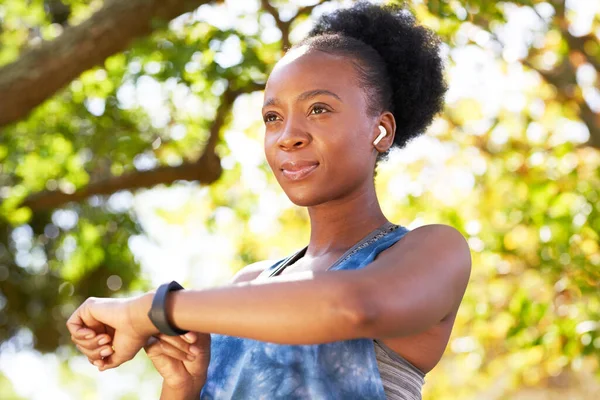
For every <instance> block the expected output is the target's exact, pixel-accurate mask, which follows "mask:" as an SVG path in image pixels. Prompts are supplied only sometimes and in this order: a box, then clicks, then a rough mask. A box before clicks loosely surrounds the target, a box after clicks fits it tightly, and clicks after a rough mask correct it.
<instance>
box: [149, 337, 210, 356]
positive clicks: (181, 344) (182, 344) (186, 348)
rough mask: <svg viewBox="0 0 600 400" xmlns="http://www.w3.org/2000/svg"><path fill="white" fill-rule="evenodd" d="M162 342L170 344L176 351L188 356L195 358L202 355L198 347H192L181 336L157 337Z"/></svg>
mask: <svg viewBox="0 0 600 400" xmlns="http://www.w3.org/2000/svg"><path fill="white" fill-rule="evenodd" d="M156 337H157V338H158V339H159V340H160V341H161V342H163V343H168V344H170V345H171V346H173V347H175V348H176V349H178V350H180V351H183V352H185V353H187V354H191V355H193V356H197V355H198V354H200V349H199V348H198V346H195V345H190V344H189V343H187V342H186V341H184V340H183V338H182V337H181V336H168V335H163V334H159V335H157V336H156Z"/></svg>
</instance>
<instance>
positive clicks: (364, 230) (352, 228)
mask: <svg viewBox="0 0 600 400" xmlns="http://www.w3.org/2000/svg"><path fill="white" fill-rule="evenodd" d="M308 215H309V217H310V242H309V244H308V249H307V251H306V255H307V256H309V257H318V256H320V255H324V254H327V253H332V252H333V253H343V252H345V251H346V250H348V249H349V248H350V247H352V246H353V245H354V244H356V243H357V242H358V241H359V240H360V239H362V238H363V237H365V236H366V235H368V234H369V233H370V232H372V231H373V230H375V229H377V228H379V227H380V226H381V225H383V224H384V223H386V222H387V218H386V217H385V216H384V215H383V212H382V211H381V207H380V206H379V202H378V201H377V195H376V193H375V188H374V187H372V188H371V189H370V190H366V191H358V192H357V193H356V194H354V195H351V196H349V197H346V198H343V199H338V200H333V201H330V202H327V203H324V204H320V205H318V206H312V207H309V208H308Z"/></svg>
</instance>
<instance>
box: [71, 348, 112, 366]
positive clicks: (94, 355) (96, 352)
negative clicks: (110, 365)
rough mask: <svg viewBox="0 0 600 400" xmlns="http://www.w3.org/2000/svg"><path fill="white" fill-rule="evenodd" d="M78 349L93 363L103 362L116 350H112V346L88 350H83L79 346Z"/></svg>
mask: <svg viewBox="0 0 600 400" xmlns="http://www.w3.org/2000/svg"><path fill="white" fill-rule="evenodd" d="M76 347H77V349H78V350H79V351H80V352H82V353H83V354H84V355H85V356H86V357H87V358H88V360H90V361H91V362H92V363H93V362H94V361H96V360H103V359H105V358H107V357H110V356H111V355H113V354H114V350H113V349H112V347H111V346H102V347H99V348H97V349H93V350H90V349H86V348H83V347H81V346H79V345H76Z"/></svg>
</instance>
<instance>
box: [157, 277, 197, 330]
mask: <svg viewBox="0 0 600 400" xmlns="http://www.w3.org/2000/svg"><path fill="white" fill-rule="evenodd" d="M181 289H183V286H181V285H180V284H179V283H177V282H175V281H173V282H171V283H163V284H162V285H160V286H159V287H158V289H156V293H155V294H154V297H153V298H152V307H151V308H150V311H148V317H149V318H150V321H152V323H153V324H154V326H155V327H156V328H157V329H158V330H159V331H160V333H163V334H165V335H168V336H180V335H185V334H186V333H188V332H189V331H184V330H183V329H178V328H176V327H174V326H171V324H169V321H168V320H167V310H166V304H167V294H169V292H175V291H177V290H181Z"/></svg>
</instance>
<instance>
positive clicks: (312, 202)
mask: <svg viewBox="0 0 600 400" xmlns="http://www.w3.org/2000/svg"><path fill="white" fill-rule="evenodd" d="M284 192H285V194H286V195H287V197H288V199H290V201H291V202H292V203H294V204H295V205H297V206H300V207H313V206H318V205H320V204H323V203H326V202H327V201H328V198H327V195H326V193H323V192H320V193H315V192H311V191H308V190H285V189H284Z"/></svg>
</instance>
